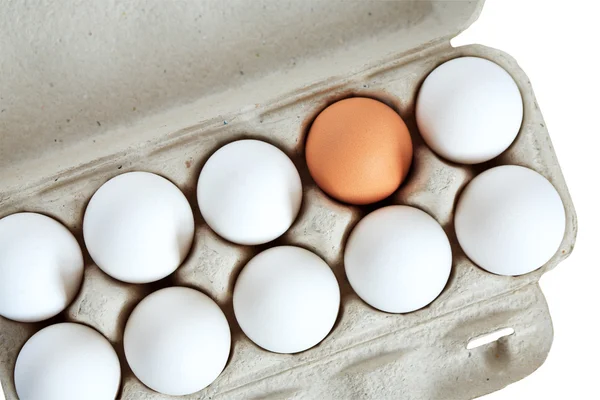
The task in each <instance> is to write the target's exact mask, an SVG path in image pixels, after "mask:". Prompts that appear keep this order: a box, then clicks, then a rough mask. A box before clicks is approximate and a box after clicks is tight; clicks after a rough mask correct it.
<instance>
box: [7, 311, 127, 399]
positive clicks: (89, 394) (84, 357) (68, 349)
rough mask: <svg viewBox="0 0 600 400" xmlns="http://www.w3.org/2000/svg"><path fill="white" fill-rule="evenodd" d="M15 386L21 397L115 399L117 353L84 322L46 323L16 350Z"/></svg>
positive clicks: (118, 371) (118, 365)
mask: <svg viewBox="0 0 600 400" xmlns="http://www.w3.org/2000/svg"><path fill="white" fill-rule="evenodd" d="M14 378H15V387H16V389H17V394H18V396H19V399H21V400H82V399H86V400H108V399H115V398H116V396H117V392H118V391H119V384H120V381H121V366H120V364H119V358H118V357H117V353H116V352H115V350H114V349H113V347H112V346H111V344H110V343H109V341H108V340H106V338H105V337H104V336H102V335H101V334H100V333H98V332H96V331H95V330H93V329H92V328H89V327H87V326H85V325H81V324H75V323H69V322H67V323H61V324H55V325H50V326H48V327H46V328H44V329H42V330H41V331H39V332H37V333H36V334H35V335H33V336H32V337H31V338H30V339H29V340H28V341H27V342H26V343H25V345H24V346H23V348H22V349H21V351H20V352H19V356H18V358H17V363H16V365H15V376H14Z"/></svg>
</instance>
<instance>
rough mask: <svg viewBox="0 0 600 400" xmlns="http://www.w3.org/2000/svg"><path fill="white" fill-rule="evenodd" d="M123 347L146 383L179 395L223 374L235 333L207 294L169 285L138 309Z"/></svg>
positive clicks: (128, 327) (137, 373) (204, 384)
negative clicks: (232, 336)
mask: <svg viewBox="0 0 600 400" xmlns="http://www.w3.org/2000/svg"><path fill="white" fill-rule="evenodd" d="M123 346H124V349H125V357H126V358H127V363H128V364H129V366H130V367H131V370H132V371H133V373H134V374H135V376H136V377H137V378H138V379H139V380H140V381H142V383H144V384H145V385H146V386H148V387H149V388H151V389H153V390H155V391H157V392H160V393H163V394H168V395H173V396H178V395H185V394H190V393H194V392H197V391H198V390H201V389H204V388H205V387H206V386H208V385H209V384H211V383H212V382H213V381H214V380H215V379H216V378H217V377H218V376H219V374H220V373H221V371H223V368H225V364H226V363H227V359H228V358H229V350H230V347H231V333H230V330H229V324H228V322H227V319H226V318H225V315H224V314H223V312H222V311H221V309H220V308H219V306H218V305H217V304H216V303H215V302H214V301H212V300H211V299H210V298H209V297H208V296H206V295H205V294H203V293H201V292H199V291H197V290H194V289H190V288H185V287H170V288H166V289H161V290H159V291H156V292H154V293H152V294H150V295H149V296H147V297H146V298H144V299H143V300H142V301H141V302H140V303H139V304H138V305H137V307H136V308H135V309H134V310H133V312H132V313H131V316H130V317H129V319H128V320H127V324H126V326H125V334H124V337H123Z"/></svg>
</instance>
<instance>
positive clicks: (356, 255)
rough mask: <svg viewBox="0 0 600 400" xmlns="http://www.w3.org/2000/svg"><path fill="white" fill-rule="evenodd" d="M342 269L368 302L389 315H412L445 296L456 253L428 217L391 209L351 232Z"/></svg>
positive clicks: (409, 210) (414, 210)
mask: <svg viewBox="0 0 600 400" xmlns="http://www.w3.org/2000/svg"><path fill="white" fill-rule="evenodd" d="M344 264H345V269H346V276H347V277H348V281H349V282H350V285H351V286H352V288H353V289H354V290H355V291H356V294H358V296H359V297H360V298H361V299H363V300H364V301H365V302H366V303H368V304H369V305H371V306H373V307H375V308H377V309H379V310H382V311H386V312H390V313H408V312H412V311H416V310H418V309H420V308H423V307H425V306H426V305H428V304H429V303H431V302H432V301H433V300H435V298H436V297H438V295H439V294H440V293H441V292H442V290H443V289H444V287H445V286H446V283H447V282H448V278H449V276H450V270H451V268H452V250H451V248H450V242H449V241H448V237H447V236H446V233H445V232H444V230H443V229H442V227H441V226H440V225H439V224H438V223H437V221H436V220H435V219H433V218H432V217H431V216H430V215H429V214H427V213H425V212H424V211H421V210H419V209H418V208H414V207H409V206H388V207H384V208H380V209H379V210H376V211H374V212H372V213H370V214H369V215H367V216H366V217H365V218H363V219H362V220H361V221H359V223H358V224H357V225H356V227H355V228H354V229H353V230H352V233H351V234H350V237H349V239H348V243H347V244H346V250H345V252H344Z"/></svg>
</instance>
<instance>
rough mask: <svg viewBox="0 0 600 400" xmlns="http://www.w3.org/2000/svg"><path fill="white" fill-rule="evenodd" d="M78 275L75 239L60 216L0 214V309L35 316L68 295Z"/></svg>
mask: <svg viewBox="0 0 600 400" xmlns="http://www.w3.org/2000/svg"><path fill="white" fill-rule="evenodd" d="M82 279H83V255H82V253H81V249H80V247H79V243H77V240H76V239H75V237H74V236H73V234H72V233H71V232H69V230H68V229H67V228H65V227H64V226H63V225H62V224H61V223H60V222H58V221H56V220H54V219H52V218H50V217H47V216H45V215H42V214H36V213H27V212H26V213H17V214H12V215H9V216H6V217H4V218H2V219H0V315H2V316H3V317H6V318H9V319H12V320H15V321H21V322H37V321H42V320H45V319H48V318H50V317H53V316H55V315H56V314H58V313H60V312H61V311H62V310H64V309H65V308H66V307H67V305H69V304H70V303H71V301H73V299H74V298H75V295H76V294H77V292H78V291H79V287H80V286H81V281H82Z"/></svg>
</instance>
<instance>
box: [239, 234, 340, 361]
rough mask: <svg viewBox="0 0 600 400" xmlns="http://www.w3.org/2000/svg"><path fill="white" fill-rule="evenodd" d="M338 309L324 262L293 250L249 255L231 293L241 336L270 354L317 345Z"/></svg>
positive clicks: (334, 288)
mask: <svg viewBox="0 0 600 400" xmlns="http://www.w3.org/2000/svg"><path fill="white" fill-rule="evenodd" d="M339 308H340V289H339V286H338V283H337V280H336V278H335V275H334V274H333V272H332V271H331V269H330V268H329V266H328V265H327V263H325V261H323V260H322V259H321V258H320V257H319V256H317V255H316V254H314V253H312V252H310V251H308V250H305V249H302V248H300V247H295V246H279V247H273V248H271V249H268V250H265V251H263V252H262V253H260V254H258V255H257V256H255V257H254V258H253V259H251V260H250V261H249V262H248V264H246V266H245V267H244V269H242V272H241V273H240V275H239V277H238V279H237V281H236V284H235V288H234V290H233V309H234V312H235V317H236V319H237V321H238V323H239V324H240V327H241V328H242V330H243V331H244V333H245V334H246V335H247V336H248V337H249V338H250V340H252V341H253V342H254V343H256V344H257V345H259V346H260V347H262V348H264V349H266V350H269V351H272V352H276V353H297V352H300V351H304V350H307V349H309V348H311V347H313V346H315V345H316V344H318V343H319V342H320V341H321V340H323V339H324V338H325V336H327V334H328V333H329V331H331V328H332V327H333V324H334V323H335V320H336V318H337V315H338V311H339Z"/></svg>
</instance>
